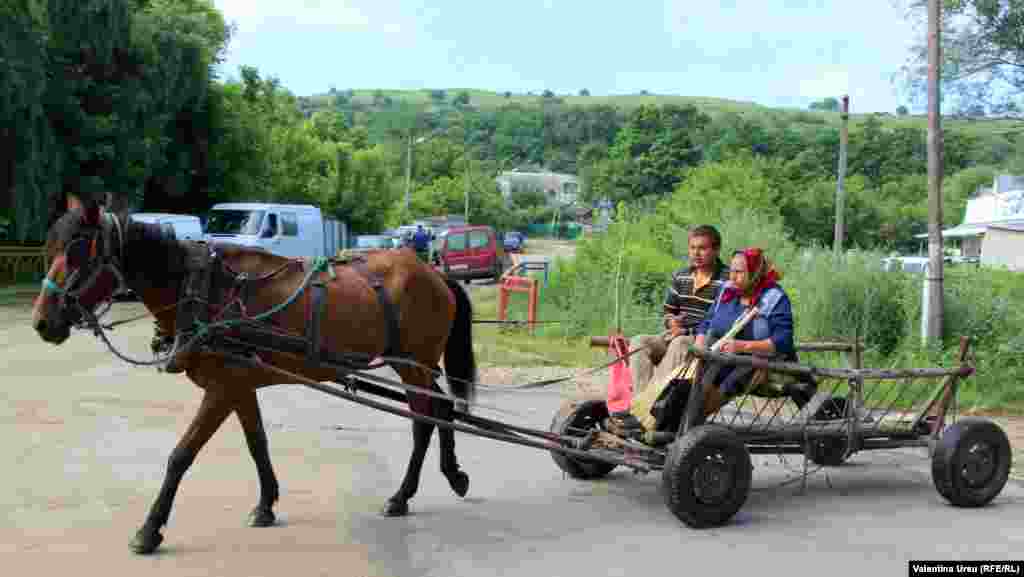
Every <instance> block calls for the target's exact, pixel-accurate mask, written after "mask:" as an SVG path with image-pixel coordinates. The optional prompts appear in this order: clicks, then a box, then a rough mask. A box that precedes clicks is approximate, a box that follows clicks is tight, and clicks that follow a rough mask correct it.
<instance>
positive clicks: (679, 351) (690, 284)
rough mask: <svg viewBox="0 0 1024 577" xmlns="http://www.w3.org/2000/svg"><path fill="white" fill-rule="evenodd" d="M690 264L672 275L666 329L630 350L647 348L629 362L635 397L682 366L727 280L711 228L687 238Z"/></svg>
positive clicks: (715, 232)
mask: <svg viewBox="0 0 1024 577" xmlns="http://www.w3.org/2000/svg"><path fill="white" fill-rule="evenodd" d="M688 244H689V247H688V248H689V251H688V252H689V256H690V263H689V266H688V267H686V268H682V269H679V270H677V271H676V272H675V273H673V274H672V282H671V285H670V286H669V288H668V290H667V291H666V296H665V305H664V312H665V328H666V329H667V331H666V332H665V333H663V334H660V335H637V336H635V337H633V338H632V339H631V340H630V348H631V349H637V348H640V347H643V346H649V347H650V348H648V349H647V350H644V351H642V352H639V353H637V354H636V355H634V356H633V357H632V358H631V359H630V361H631V362H630V369H631V372H632V377H633V388H634V394H638V393H640V392H641V391H643V390H644V389H645V388H647V385H648V384H649V383H651V382H652V381H660V380H663V379H665V378H666V377H667V376H668V375H669V373H671V371H672V370H673V369H675V368H676V367H678V366H679V365H680V364H681V363H682V362H683V358H684V357H685V356H686V348H687V346H688V345H690V344H692V343H693V339H694V334H695V332H694V331H695V330H696V329H697V327H698V326H699V325H700V323H701V321H703V320H704V315H705V313H706V312H707V310H708V308H709V307H710V306H711V305H712V304H714V302H715V298H716V297H717V296H718V292H719V291H720V290H721V288H722V285H723V284H724V283H725V282H726V281H727V280H728V273H729V270H728V267H726V266H725V264H724V263H723V262H722V260H721V259H720V258H719V252H720V251H721V248H722V237H721V235H720V234H719V233H718V230H717V229H715V227H713V226H711V225H707V224H705V225H701V226H698V227H695V228H693V229H692V230H691V231H690V234H689V243H688Z"/></svg>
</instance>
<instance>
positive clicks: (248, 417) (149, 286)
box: [32, 200, 476, 553]
mask: <svg viewBox="0 0 1024 577" xmlns="http://www.w3.org/2000/svg"><path fill="white" fill-rule="evenodd" d="M62 208H65V207H62ZM197 247H201V248H203V249H204V250H205V251H207V254H209V249H210V247H207V246H206V245H203V244H199V243H187V242H178V241H176V240H175V239H174V237H173V232H172V231H168V230H166V229H162V228H160V227H159V226H158V225H152V224H145V223H139V222H132V221H130V220H129V218H128V215H127V214H119V215H115V214H111V213H106V212H103V211H102V210H101V209H100V208H99V207H98V206H97V205H96V204H94V203H88V204H84V205H83V204H82V203H79V202H76V201H74V200H72V201H69V203H68V206H67V207H66V208H65V212H64V214H63V215H62V216H60V218H59V219H57V220H56V222H55V223H54V224H53V225H52V227H51V229H50V232H49V238H48V241H47V250H48V254H49V259H50V267H49V272H48V273H47V276H46V278H45V279H44V281H43V290H42V293H41V294H40V295H39V297H38V298H37V299H36V302H35V306H34V310H33V317H32V323H33V326H34V328H35V330H36V331H37V332H38V333H39V335H40V336H41V337H42V338H43V340H45V341H47V342H50V343H53V344H55V345H59V344H61V343H63V342H64V341H65V340H67V338H68V337H69V335H70V328H71V327H72V326H75V325H81V324H83V321H84V320H90V319H91V323H90V324H92V323H94V322H95V317H94V316H93V315H92V311H94V310H95V309H96V307H97V306H98V305H99V304H101V303H104V302H108V301H109V299H110V298H111V297H112V295H113V294H114V292H115V290H117V289H118V285H119V284H122V285H124V287H127V288H131V289H132V290H134V291H135V293H136V294H137V295H139V297H140V298H141V300H142V302H143V304H145V306H146V308H147V309H148V310H149V311H150V313H152V314H153V316H154V317H155V318H156V322H157V325H158V327H159V329H160V331H161V332H163V333H165V334H168V335H174V334H176V331H177V330H178V328H179V327H177V326H176V323H177V322H178V319H180V318H183V317H181V316H180V314H181V313H180V312H178V307H176V303H179V302H181V300H182V299H183V298H184V297H183V293H182V291H183V287H186V286H192V285H191V284H190V283H189V279H194V278H195V277H194V276H190V275H194V273H190V272H189V271H190V270H192V269H190V268H189V262H190V260H189V259H190V258H192V257H191V256H190V255H192V256H194V254H195V250H196V248H197ZM217 253H219V255H220V257H219V260H215V261H212V262H214V263H219V264H217V266H216V267H213V268H215V269H216V270H214V271H213V273H214V274H213V281H212V283H213V284H214V285H217V284H218V282H219V283H220V284H219V286H221V287H222V294H228V293H230V294H231V295H233V296H234V297H237V298H232V299H229V298H228V297H226V296H225V298H224V299H223V302H220V303H219V304H218V303H216V302H209V300H210V299H209V298H207V303H206V304H205V305H204V306H203V307H201V308H203V309H205V311H204V312H206V313H209V315H210V316H209V317H208V318H209V319H210V320H211V321H212V320H216V319H217V318H218V315H221V318H224V315H228V314H229V313H230V312H231V310H233V309H232V305H233V306H235V307H236V308H239V309H242V310H244V311H245V313H247V314H248V315H249V316H250V317H251V316H256V315H259V314H260V313H268V314H266V315H264V316H267V317H268V318H269V320H268V321H267V322H268V323H270V324H272V325H273V329H274V330H275V331H276V333H277V334H278V335H282V336H281V337H280V338H287V336H288V335H289V334H291V335H292V336H293V338H294V335H299V336H300V337H301V336H302V335H303V334H304V329H305V334H306V335H307V337H308V335H309V334H310V333H309V331H308V329H309V327H310V324H311V323H312V324H313V325H315V326H316V327H317V329H316V330H314V331H313V333H312V334H314V335H317V334H318V335H319V338H318V339H313V338H310V339H309V340H310V341H313V340H316V341H317V342H318V344H319V346H322V348H323V350H324V351H334V352H341V353H345V354H351V355H353V358H364V359H374V358H378V357H379V356H380V355H385V354H386V355H387V358H388V359H392V358H396V357H392V356H391V355H396V354H397V355H401V356H402V357H404V358H407V359H409V360H410V361H413V362H408V363H398V362H395V363H393V364H392V366H393V368H394V369H395V371H396V372H397V373H398V374H399V375H400V376H401V378H402V381H403V382H405V383H406V384H407V385H410V386H413V385H415V386H421V387H426V388H428V389H430V390H433V391H436V392H437V393H441V389H440V387H438V385H437V383H436V382H435V380H434V373H433V372H432V370H431V368H433V369H434V370H437V369H438V367H439V363H440V361H441V359H442V356H443V361H444V368H445V373H446V375H447V376H448V377H449V380H448V382H449V383H450V385H449V386H450V388H451V390H452V394H453V395H454V396H455V397H457V398H459V399H465V400H466V401H469V400H471V398H472V396H473V393H474V388H475V383H476V363H475V360H474V356H473V347H472V335H471V326H472V324H471V323H472V310H471V306H470V301H469V298H468V296H467V294H466V292H465V290H464V289H463V288H462V287H461V286H460V285H459V284H458V283H457V282H453V281H451V280H449V279H447V278H446V277H443V276H442V275H440V274H438V273H437V272H436V271H435V270H433V269H432V268H431V267H429V266H428V265H426V264H424V263H422V262H421V261H419V260H418V259H417V258H416V256H415V254H414V253H413V252H412V251H410V250H408V249H401V250H392V251H381V252H377V253H372V254H370V255H368V256H367V257H366V259H365V261H364V262H362V263H361V266H348V265H344V264H336V263H332V264H331V265H330V266H327V267H325V270H323V271H322V272H316V271H315V270H313V271H311V270H310V267H311V264H310V262H309V261H304V260H298V259H286V258H281V257H278V256H274V255H271V254H269V253H266V252H263V251H260V250H258V249H246V248H241V247H221V248H219V249H218V250H217ZM319 264H321V265H324V264H325V263H323V262H321V263H319ZM357 269H358V270H357ZM314 273H315V274H314ZM245 279H248V280H247V281H246V280H245ZM309 279H312V280H313V281H314V282H317V281H318V282H320V283H322V286H321V287H318V290H319V291H320V292H319V293H318V294H319V295H320V297H319V298H321V299H322V300H323V302H324V306H323V307H322V308H320V309H319V310H320V311H321V312H322V314H317V312H316V310H317V309H316V307H315V305H314V303H315V301H316V300H317V298H316V297H314V296H312V294H313V293H314V291H313V290H312V289H311V288H309V283H308V282H307V281H308V280H309ZM239 287H241V290H235V289H239ZM122 288H123V287H122ZM300 289H302V290H300ZM232 291H234V292H232ZM207 294H208V295H209V294H215V293H214V292H209V293H207ZM296 295H297V296H296ZM200 296H201V297H202V296H204V295H200ZM213 300H216V299H213ZM284 303H287V306H284V307H283V308H280V310H278V311H276V312H274V311H272V309H273V307H275V306H277V305H281V304H284ZM389 309H390V310H389ZM311 311H312V313H311ZM316 317H318V318H316ZM92 326H93V327H94V328H95V324H93V325H92ZM250 352H251V351H250ZM317 352H318V353H319V348H317ZM259 355H260V357H261V359H262V360H263V361H264V362H266V363H267V364H270V365H274V366H276V367H279V368H281V369H285V370H287V371H291V372H294V373H296V374H301V375H303V376H306V377H308V378H311V379H314V380H317V381H335V380H337V379H338V378H339V377H338V373H337V371H336V370H333V369H331V368H324V366H323V365H320V364H317V363H311V362H309V360H308V358H307V357H306V355H303V354H292V353H285V352H273V351H271V352H267V351H265V350H264V351H263V352H260V353H259ZM174 365H177V367H178V369H177V370H176V371H174V372H177V371H183V372H185V374H186V375H187V376H188V378H189V379H190V380H191V381H192V382H193V383H195V384H196V385H198V386H199V387H200V388H201V389H203V391H204V393H203V399H202V403H201V405H200V407H199V410H198V412H197V414H196V415H195V417H194V419H193V421H192V423H191V425H190V426H189V427H188V429H187V430H186V431H185V433H184V435H183V436H182V437H181V439H180V441H179V442H178V445H177V446H176V447H175V448H174V450H173V451H172V452H171V454H170V458H169V459H168V463H167V470H166V473H165V476H164V481H163V485H162V487H161V489H160V493H159V495H158V497H157V498H156V501H155V502H154V503H153V505H152V508H151V510H150V512H149V515H148V516H147V517H146V519H145V522H144V523H143V525H142V527H141V528H140V529H139V530H138V532H137V533H136V535H135V538H134V539H133V540H132V542H131V547H132V549H133V550H134V551H136V552H137V553H150V552H152V551H154V550H155V549H156V548H157V547H159V545H160V543H161V542H162V541H163V535H162V534H161V532H160V530H161V528H162V527H163V526H164V525H165V524H166V522H167V519H168V517H169V515H170V512H171V507H172V503H173V501H174V496H175V493H176V492H177V489H178V485H179V483H180V481H181V478H182V476H183V475H184V474H185V472H186V471H187V470H188V468H189V466H190V465H191V464H192V462H193V461H194V460H195V458H196V455H197V454H198V453H199V451H200V450H201V449H202V447H203V445H204V444H205V443H206V442H207V441H208V440H209V439H210V438H211V437H212V436H213V434H214V433H215V432H216V431H217V429H218V428H219V427H220V425H221V423H223V422H224V420H225V418H227V416H228V415H229V414H231V413H232V412H234V413H235V415H236V416H237V417H238V420H239V422H240V423H241V425H242V428H243V430H244V432H245V438H246V442H247V444H248V447H249V452H250V454H251V456H252V458H253V461H255V463H256V470H257V473H258V476H259V483H260V498H259V502H258V503H257V505H256V507H255V508H254V509H253V511H252V513H251V514H250V515H249V519H248V522H249V524H250V525H251V526H254V527H266V526H270V525H272V524H274V522H275V515H274V511H273V506H274V503H275V502H276V501H277V499H278V483H277V479H276V476H275V474H274V471H273V467H272V466H271V463H270V453H269V451H268V444H267V436H266V432H265V430H264V427H263V421H262V418H261V415H260V407H259V403H258V400H257V396H256V389H259V388H261V387H266V386H270V385H276V384H284V383H285V381H284V380H282V379H281V377H279V376H277V375H278V374H279V373H272V372H269V371H267V370H266V369H260V368H258V367H253V366H251V365H245V364H241V363H237V362H235V363H232V362H229V361H228V360H227V359H226V357H225V356H224V354H223V353H222V352H221V350H220V349H218V348H216V347H207V348H195V349H192V350H185V351H184V352H183V354H181V355H179V357H178V359H177V360H176V361H175V363H174ZM362 366H365V363H364V365H362ZM442 397H443V396H442ZM442 397H438V396H434V397H433V398H432V397H431V396H426V395H421V394H415V393H407V395H406V398H407V400H408V403H409V405H410V408H411V410H412V411H414V412H416V413H419V414H424V415H430V416H434V417H438V418H442V419H445V420H448V421H450V420H452V416H453V409H454V406H453V403H452V402H451V400H449V399H450V397H449V398H448V399H445V398H442ZM412 428H413V441H414V448H413V451H412V456H411V458H410V461H409V466H408V469H407V470H406V473H405V478H404V480H403V481H402V484H401V486H400V487H399V489H398V491H397V492H396V493H395V494H394V495H393V496H392V497H391V498H390V499H388V501H387V505H386V506H385V508H384V511H383V513H384V514H385V515H388V516H401V515H405V514H406V513H408V501H409V500H410V499H411V498H412V497H413V495H415V493H416V490H417V487H418V485H419V477H420V471H421V468H422V465H423V459H424V456H425V454H426V450H427V448H428V446H429V443H430V437H431V435H432V433H433V429H434V425H432V424H429V423H424V422H420V421H415V422H414V423H413V426H412ZM439 435H440V445H441V459H440V461H441V472H442V473H443V474H444V475H445V477H446V478H447V479H448V482H449V485H450V486H451V488H452V490H453V491H454V492H455V493H456V494H458V495H459V496H464V495H465V494H466V491H467V490H468V488H469V477H468V476H467V475H466V473H465V472H463V471H461V470H460V469H459V465H458V461H457V459H456V456H455V438H454V431H453V430H452V429H448V428H441V429H440V431H439Z"/></svg>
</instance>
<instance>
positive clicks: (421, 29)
mask: <svg viewBox="0 0 1024 577" xmlns="http://www.w3.org/2000/svg"><path fill="white" fill-rule="evenodd" d="M214 4H215V5H216V6H217V8H219V9H220V10H221V12H222V13H223V14H224V17H225V19H226V20H227V21H228V22H229V23H233V24H234V25H235V26H236V27H237V29H236V32H235V35H234V37H233V38H232V39H231V42H230V44H229V46H228V52H227V57H226V61H225V62H224V63H223V65H222V66H221V67H220V72H221V74H222V76H223V77H226V78H227V77H237V76H238V72H237V71H238V67H239V66H241V65H249V66H255V67H256V68H257V69H259V71H260V74H261V75H262V76H276V77H277V78H279V79H280V80H281V83H282V84H283V85H284V86H285V87H287V88H288V89H289V90H291V91H292V92H293V93H295V94H297V95H303V96H305V95H311V94H320V93H324V92H327V90H328V89H329V88H330V87H331V86H334V87H336V88H337V89H339V90H344V89H348V88H353V89H372V88H381V89H433V88H445V89H459V88H476V89H483V90H492V91H496V92H504V91H506V90H510V91H512V92H514V93H527V92H533V93H534V94H540V93H541V92H543V91H544V90H551V91H553V92H555V93H556V94H562V95H564V94H576V93H578V92H579V90H581V89H583V88H586V89H587V90H589V91H590V93H591V94H594V95H599V94H635V93H638V92H640V91H641V90H647V91H649V92H651V93H654V94H679V95H685V96H711V97H719V98H728V99H733V100H742V101H751V102H756V103H758V104H762V105H765V106H772V107H797V108H806V107H807V106H808V105H809V104H810V103H811V102H813V101H815V100H820V99H821V98H824V97H829V96H834V97H839V96H840V95H842V94H849V95H850V111H851V112H854V113H867V112H890V113H891V112H895V111H896V108H897V107H898V106H899V105H901V104H905V105H907V106H910V102H909V101H907V100H906V99H905V98H903V97H902V96H901V95H902V94H903V90H902V89H901V88H900V84H899V83H894V82H893V75H894V74H895V73H897V72H898V71H899V69H900V67H901V66H902V65H903V64H904V63H905V62H906V60H907V58H908V56H909V55H910V46H911V44H912V43H913V42H914V40H915V34H916V33H915V30H916V29H915V27H914V25H913V24H912V23H911V22H910V21H909V20H907V18H906V17H905V14H906V9H905V7H904V5H903V3H902V2H901V0H860V1H856V0H855V1H849V0H818V1H815V0H802V1H796V0H792V1H787V0H717V1H716V0H704V1H701V0H626V1H620V0H608V1H605V2H601V1H600V0H514V1H510V2H495V1H493V0H491V1H488V0H290V1H282V0H214ZM911 110H914V108H913V107H911Z"/></svg>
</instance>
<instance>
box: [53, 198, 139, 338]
mask: <svg viewBox="0 0 1024 577" xmlns="http://www.w3.org/2000/svg"><path fill="white" fill-rule="evenodd" d="M87 210H88V209H87ZM96 215H97V218H96V219H95V221H91V220H90V219H87V218H86V216H85V215H83V217H82V224H81V227H80V229H79V232H78V233H77V234H76V235H75V236H74V237H73V238H72V239H71V241H70V242H69V243H67V245H66V246H65V247H64V269H65V273H66V278H65V279H64V282H63V283H60V282H58V281H57V280H54V279H53V278H51V277H50V274H51V273H49V272H48V273H47V275H46V277H45V278H43V293H44V294H47V295H50V294H52V295H56V297H57V299H58V306H59V308H60V311H61V315H63V316H64V318H65V319H66V320H68V322H69V324H71V325H72V326H74V327H77V328H80V327H82V326H83V325H87V326H91V327H93V328H96V327H97V326H98V323H99V321H98V319H99V317H102V316H103V315H104V314H106V312H107V311H108V310H109V308H110V306H111V305H112V303H113V299H114V297H115V296H116V295H117V294H119V293H120V292H122V291H124V290H126V289H127V288H128V285H127V283H126V282H125V280H124V273H123V266H124V263H123V261H124V230H123V228H122V225H121V222H120V220H119V219H118V218H117V216H116V215H114V214H112V213H109V212H106V211H97V213H96ZM115 236H116V238H115ZM115 248H116V251H115ZM104 271H109V272H110V274H111V275H112V276H113V278H114V281H115V286H114V287H113V288H112V289H111V291H110V293H109V294H106V295H103V296H100V297H99V298H95V300H93V301H92V302H89V301H90V300H92V297H93V295H92V291H93V290H94V289H95V287H96V285H97V283H98V282H99V280H100V279H101V278H103V273H104ZM83 297H85V298H84V299H83ZM103 306H105V307H106V308H104V309H103V310H102V311H100V307H103ZM97 312H99V314H97Z"/></svg>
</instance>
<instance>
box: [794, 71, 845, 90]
mask: <svg viewBox="0 0 1024 577" xmlns="http://www.w3.org/2000/svg"><path fill="white" fill-rule="evenodd" d="M849 91H850V72H849V71H848V70H847V69H846V67H845V66H822V67H820V68H819V69H818V71H817V74H815V75H814V76H811V77H809V78H804V79H802V80H800V84H799V94H800V96H801V97H803V98H825V97H827V96H834V97H839V96H840V95H842V94H848V93H849Z"/></svg>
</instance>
